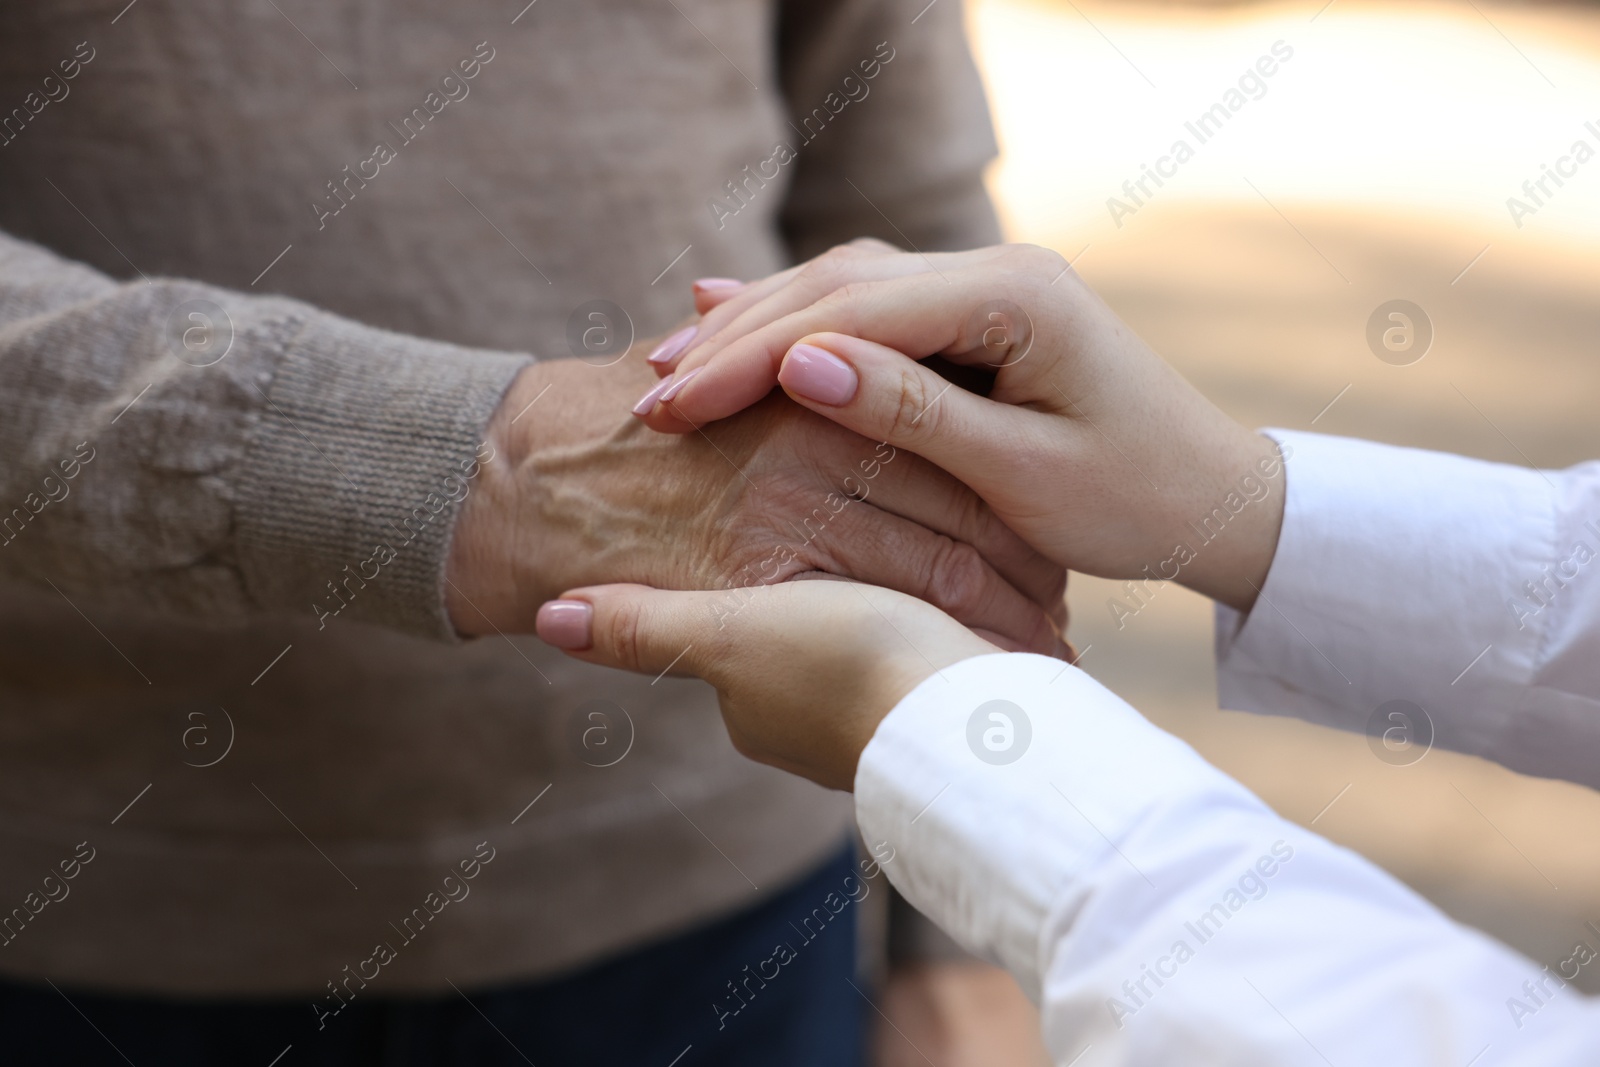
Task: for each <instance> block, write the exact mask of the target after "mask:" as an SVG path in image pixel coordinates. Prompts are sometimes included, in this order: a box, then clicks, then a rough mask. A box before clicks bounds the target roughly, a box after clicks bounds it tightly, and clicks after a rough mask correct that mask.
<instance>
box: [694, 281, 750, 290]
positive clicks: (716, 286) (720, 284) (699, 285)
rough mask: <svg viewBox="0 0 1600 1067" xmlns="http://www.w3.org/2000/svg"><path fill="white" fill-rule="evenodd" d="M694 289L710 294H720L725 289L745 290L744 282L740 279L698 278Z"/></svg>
mask: <svg viewBox="0 0 1600 1067" xmlns="http://www.w3.org/2000/svg"><path fill="white" fill-rule="evenodd" d="M694 287H695V288H696V289H700V290H703V291H705V292H708V293H720V292H722V291H723V290H724V289H743V288H744V282H741V281H740V280H739V279H738V278H697V279H696V280H695V283H694Z"/></svg>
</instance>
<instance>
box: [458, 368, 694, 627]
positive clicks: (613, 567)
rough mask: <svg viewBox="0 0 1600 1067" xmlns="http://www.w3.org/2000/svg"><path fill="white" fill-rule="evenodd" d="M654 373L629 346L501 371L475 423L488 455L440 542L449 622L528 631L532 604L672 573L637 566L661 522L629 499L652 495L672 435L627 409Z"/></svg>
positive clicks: (651, 549)
mask: <svg viewBox="0 0 1600 1067" xmlns="http://www.w3.org/2000/svg"><path fill="white" fill-rule="evenodd" d="M635 347H636V348H637V347H639V346H635ZM646 350H647V348H646ZM655 380H656V376H655V373H654V372H653V371H652V370H651V369H650V367H649V365H648V364H646V363H645V362H644V360H643V358H642V357H637V358H636V357H629V358H627V359H624V360H622V361H620V362H618V363H615V364H611V365H608V366H596V365H593V364H590V363H587V362H585V361H583V360H578V359H565V360H551V361H547V362H544V363H537V364H534V365H532V366H530V367H528V368H526V369H525V370H524V371H523V372H522V373H521V374H519V375H518V376H517V378H516V379H515V380H514V381H513V382H512V384H511V387H510V388H509V389H508V390H507V391H506V395H505V397H504V398H503V399H502V401H501V403H500V406H499V407H498V408H497V409H496V410H495V413H494V415H493V416H492V417H491V419H490V420H489V425H488V427H487V429H486V431H485V435H486V440H487V442H488V443H489V444H490V445H491V446H492V447H493V448H494V449H495V457H496V458H495V460H494V462H492V463H488V464H485V465H484V472H485V474H484V478H483V483H482V485H481V486H480V487H479V491H477V492H475V493H473V494H472V496H470V497H468V498H467V500H466V502H465V503H464V505H463V509H462V512H461V516H460V519H459V520H458V525H457V529H456V536H455V539H454V540H453V542H452V544H451V551H450V562H449V566H448V568H447V570H446V577H447V579H448V581H447V584H446V586H445V593H446V609H447V611H448V612H449V615H450V618H451V620H452V622H453V623H454V624H455V626H456V628H457V630H458V632H460V633H462V634H464V635H469V636H474V635H480V634H485V633H494V632H496V631H500V632H504V633H532V632H533V631H534V624H535V621H536V618H537V615H538V610H539V605H540V604H542V603H544V602H545V601H547V600H551V599H554V598H556V597H558V596H559V595H560V594H561V593H563V592H565V591H566V590H568V589H573V588H576V587H579V586H584V585H592V584H597V583H601V582H613V581H638V582H643V583H646V584H657V585H671V584H674V583H672V582H670V581H664V580H663V579H664V578H665V577H667V576H665V575H662V574H657V573H653V572H651V570H650V568H649V567H648V566H646V564H647V563H648V561H651V560H657V559H659V558H660V557H661V556H662V547H663V546H662V543H661V542H663V541H664V540H666V539H667V533H666V531H665V530H664V527H670V526H671V523H670V522H667V521H666V520H665V519H664V518H663V516H662V515H661V514H658V513H657V512H656V510H653V509H651V508H643V507H641V506H640V505H639V501H642V500H651V499H657V500H659V499H660V498H661V497H662V495H663V494H662V491H661V490H662V486H663V477H664V474H665V473H666V471H667V470H668V469H669V468H670V467H671V463H670V457H669V456H667V455H666V453H667V452H669V451H670V450H672V449H674V448H678V447H681V445H682V442H681V441H680V440H678V439H677V438H673V437H667V436H664V435H658V434H652V433H649V432H647V431H645V430H644V428H643V427H641V426H639V425H637V420H636V419H634V418H633V417H632V416H630V415H629V414H628V408H629V405H630V404H632V403H633V402H634V401H635V400H637V399H638V396H639V394H641V393H642V392H644V391H645V389H646V388H647V387H648V386H649V385H650V384H651V383H652V382H654V381H655ZM668 495H671V494H668Z"/></svg>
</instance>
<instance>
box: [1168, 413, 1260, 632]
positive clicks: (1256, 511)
mask: <svg viewBox="0 0 1600 1067" xmlns="http://www.w3.org/2000/svg"><path fill="white" fill-rule="evenodd" d="M1236 429H1237V432H1236V433H1234V434H1232V435H1230V440H1229V442H1228V445H1227V447H1226V448H1225V449H1224V450H1222V452H1221V454H1220V455H1221V458H1220V462H1219V464H1218V465H1217V466H1216V467H1215V468H1214V472H1215V473H1214V477H1213V478H1212V479H1210V480H1208V483H1207V484H1209V485H1210V487H1211V494H1212V498H1213V499H1212V500H1211V501H1210V502H1209V503H1207V504H1206V505H1204V506H1205V507H1206V508H1207V509H1208V510H1207V513H1206V517H1205V518H1201V519H1200V521H1198V522H1195V521H1191V522H1190V523H1189V528H1188V531H1187V532H1188V533H1189V534H1191V535H1192V538H1193V539H1192V541H1191V543H1192V544H1194V547H1195V558H1194V561H1193V563H1192V564H1191V565H1190V566H1189V567H1188V568H1186V569H1185V571H1184V573H1183V574H1182V576H1181V577H1180V578H1179V579H1178V580H1179V582H1180V583H1181V584H1183V585H1185V586H1187V587H1188V588H1190V589H1192V590H1194V591H1195V592H1197V593H1199V594H1201V595H1202V596H1205V597H1208V598H1210V599H1212V600H1215V601H1218V602H1219V603H1222V604H1226V605H1227V606H1229V607H1231V608H1233V609H1234V610H1235V611H1238V612H1240V613H1248V612H1249V611H1250V609H1251V608H1252V607H1253V606H1254V605H1255V602H1256V598H1257V595H1258V594H1259V593H1260V591H1261V587H1262V586H1263V585H1265V584H1266V580H1267V573H1268V571H1270V570H1271V569H1272V560H1273V557H1274V556H1275V555H1276V554H1277V548H1278V535H1279V532H1280V531H1281V529H1282V527H1283V514H1284V503H1285V497H1286V489H1287V476H1286V473H1285V470H1284V458H1285V457H1284V456H1283V455H1282V454H1281V453H1280V451H1279V447H1278V443H1277V442H1276V441H1274V440H1272V439H1271V438H1269V437H1266V436H1264V435H1261V434H1257V433H1254V432H1251V431H1248V430H1245V429H1244V428H1243V427H1236ZM1224 516H1226V521H1225V525H1224V524H1223V523H1221V522H1219V521H1218V520H1220V519H1222V518H1223V517H1224Z"/></svg>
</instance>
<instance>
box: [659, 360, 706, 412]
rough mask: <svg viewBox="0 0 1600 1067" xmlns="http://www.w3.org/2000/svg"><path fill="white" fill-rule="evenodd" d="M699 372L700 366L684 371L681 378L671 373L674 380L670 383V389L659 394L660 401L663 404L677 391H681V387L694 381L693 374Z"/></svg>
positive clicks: (674, 395)
mask: <svg viewBox="0 0 1600 1067" xmlns="http://www.w3.org/2000/svg"><path fill="white" fill-rule="evenodd" d="M699 373H700V368H699V367H696V368H695V369H694V370H691V371H685V372H684V375H683V377H681V378H679V377H678V376H677V375H673V377H674V378H675V379H676V381H674V382H673V383H672V388H671V389H668V390H667V391H666V392H664V393H662V394H661V402H662V403H663V404H665V403H668V402H669V401H671V400H672V399H673V398H674V397H676V396H677V395H678V394H679V393H681V392H683V387H684V386H686V385H688V384H689V383H690V382H692V381H694V376H695V375H696V374H699Z"/></svg>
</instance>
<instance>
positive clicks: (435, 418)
mask: <svg viewBox="0 0 1600 1067" xmlns="http://www.w3.org/2000/svg"><path fill="white" fill-rule="evenodd" d="M527 362H528V357H526V356H518V355H511V354H505V353H498V352H485V351H477V350H472V349H466V348H459V347H457V346H454V345H449V344H442V343H438V342H434V341H427V340H422V339H419V338H415V337H405V336H400V335H397V334H393V333H389V332H386V331H384V330H379V329H374V328H371V327H367V326H362V325H359V324H357V323H354V322H350V321H348V320H345V319H341V318H339V317H337V316H334V315H330V314H327V313H324V312H321V311H318V310H317V309H315V308H313V307H310V306H307V305H305V304H302V303H299V302H296V301H292V300H285V299H281V298H274V297H255V296H248V295H244V294H240V293H237V292H230V291H227V290H223V289H218V288H214V287H211V286H207V285H202V284H199V283H196V282H191V281H181V280H172V279H164V278H156V279H150V280H140V281H131V282H125V283H124V282H117V281H113V280H112V279H110V278H107V277H105V276H104V275H101V274H99V273H97V272H95V271H92V270H90V269H88V268H86V267H84V266H81V265H79V264H75V263H71V262H68V261H66V260H63V259H61V258H60V257H58V256H55V255H53V254H52V253H50V252H49V251H47V250H46V249H43V248H40V247H38V246H37V245H33V244H29V243H27V242H23V241H19V240H16V239H14V238H11V237H8V236H6V235H4V234H0V410H3V411H4V413H5V417H4V418H0V578H3V579H4V580H9V581H23V582H31V583H36V584H38V585H40V586H41V587H44V586H46V585H50V586H54V587H55V588H56V589H57V590H58V591H59V592H62V593H63V594H66V595H69V596H70V595H73V594H80V593H81V594H84V595H88V596H91V597H93V598H96V599H99V600H102V601H115V602H122V603H129V604H138V605H142V606H145V607H149V608H152V609H154V610H157V611H162V612H168V613H179V614H183V615H185V616H189V617H199V618H206V619H213V620H218V621H228V620H233V621H236V622H242V621H244V620H247V619H249V618H251V617H253V616H256V615H260V614H268V613H271V614H283V613H287V614H290V615H294V614H301V615H303V617H304V618H306V619H308V620H309V619H313V618H319V619H322V620H324V624H325V622H326V619H327V618H328V617H329V616H332V615H335V614H337V615H339V616H340V617H341V618H344V619H354V620H359V621H365V622H371V623H377V624H381V625H385V626H388V627H391V628H394V629H397V630H401V631H404V632H409V633H413V634H419V635H425V636H432V637H436V638H440V639H449V638H450V637H452V636H453V630H452V629H451V627H450V624H449V621H448V618H447V617H446V614H445V610H444V599H443V584H444V565H445V560H446V557H447V554H448V551H449V545H450V535H451V527H452V525H453V523H454V520H455V517H456V514H457V512H458V509H459V505H460V501H461V500H463V499H465V497H466V495H467V494H468V493H469V492H470V491H471V488H472V479H473V478H474V477H475V476H476V475H477V473H478V471H479V469H480V464H481V462H483V461H488V460H489V456H488V453H487V451H480V446H481V445H482V442H483V433H484V427H485V426H486V425H487V423H488V421H489V416H490V414H491V413H492V412H493V411H494V409H495V407H496V405H497V404H498V403H499V401H500V398H501V396H502V394H503V393H504V391H505V389H506V387H507V386H508V385H509V384H510V382H511V379H512V378H513V377H514V376H515V375H516V373H517V372H518V371H519V370H520V369H521V368H522V366H524V365H525V364H526V363H527Z"/></svg>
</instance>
